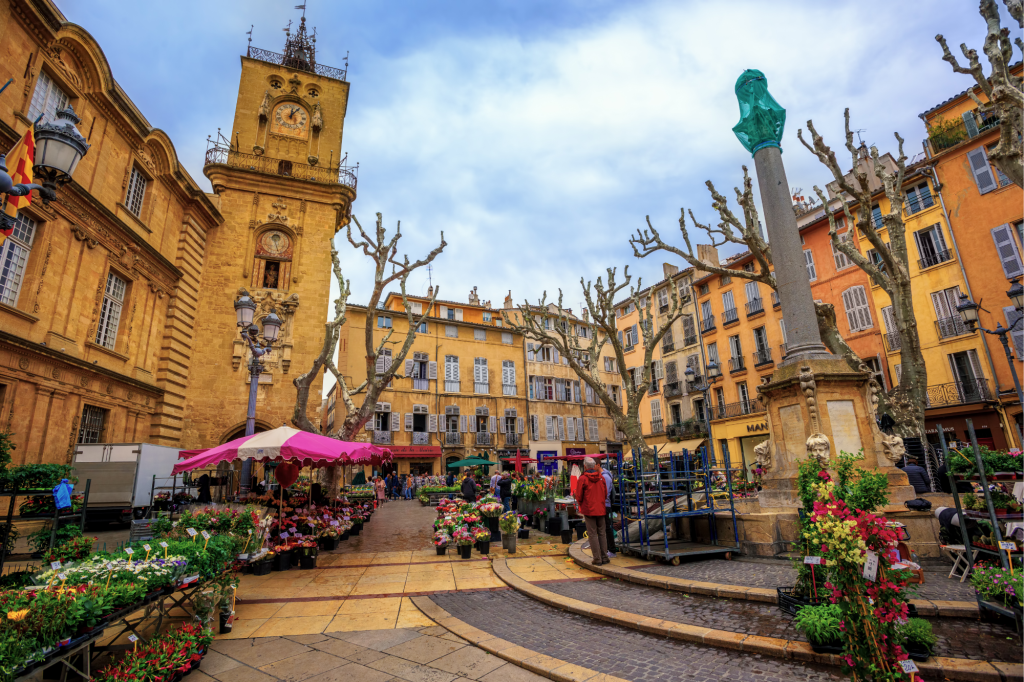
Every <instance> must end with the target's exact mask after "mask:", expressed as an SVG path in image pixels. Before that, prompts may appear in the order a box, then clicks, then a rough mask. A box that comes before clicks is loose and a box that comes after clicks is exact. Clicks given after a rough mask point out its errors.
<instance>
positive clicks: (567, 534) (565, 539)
mask: <svg viewBox="0 0 1024 682" xmlns="http://www.w3.org/2000/svg"><path fill="white" fill-rule="evenodd" d="M562 544H563V545H569V544H572V529H569V530H563V531H562Z"/></svg>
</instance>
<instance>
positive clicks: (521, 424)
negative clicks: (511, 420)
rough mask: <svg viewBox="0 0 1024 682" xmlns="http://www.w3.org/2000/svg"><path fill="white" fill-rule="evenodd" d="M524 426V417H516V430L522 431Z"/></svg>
mask: <svg viewBox="0 0 1024 682" xmlns="http://www.w3.org/2000/svg"><path fill="white" fill-rule="evenodd" d="M534 419H536V417H534ZM525 428H526V419H524V418H523V417H516V432H517V433H522V432H523V430H524V429H525Z"/></svg>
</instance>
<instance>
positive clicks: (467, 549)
mask: <svg viewBox="0 0 1024 682" xmlns="http://www.w3.org/2000/svg"><path fill="white" fill-rule="evenodd" d="M459 556H461V557H462V558H463V559H470V558H472V556H473V545H459Z"/></svg>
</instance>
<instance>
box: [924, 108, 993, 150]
mask: <svg viewBox="0 0 1024 682" xmlns="http://www.w3.org/2000/svg"><path fill="white" fill-rule="evenodd" d="M974 125H975V127H976V128H977V129H978V133H983V132H985V131H986V130H989V129H990V128H993V127H995V126H997V125H999V117H998V116H996V115H994V114H987V115H986V114H983V113H981V112H979V111H978V110H977V109H975V110H974ZM971 137H972V136H971V135H970V134H969V133H968V131H967V125H966V123H965V122H964V120H963V118H962V117H961V118H959V119H954V120H953V121H949V122H948V123H946V124H945V125H943V126H942V128H941V130H940V129H939V128H933V129H932V131H930V132H929V134H928V142H929V144H931V146H932V152H933V153H935V154H938V153H939V152H942V151H945V150H947V149H951V148H953V147H955V146H957V145H958V144H960V143H961V142H966V141H967V140H969V139H971ZM975 137H976V135H975Z"/></svg>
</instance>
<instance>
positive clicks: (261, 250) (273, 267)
mask: <svg viewBox="0 0 1024 682" xmlns="http://www.w3.org/2000/svg"><path fill="white" fill-rule="evenodd" d="M292 250H293V246H292V240H291V238H290V237H289V236H288V235H287V234H285V233H284V232H282V231H280V230H267V231H266V232H264V233H263V234H261V235H260V236H259V237H258V238H257V239H256V254H255V262H254V263H253V267H252V282H251V285H252V287H253V288H256V289H280V290H282V291H284V290H287V289H288V278H289V277H291V272H292Z"/></svg>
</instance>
